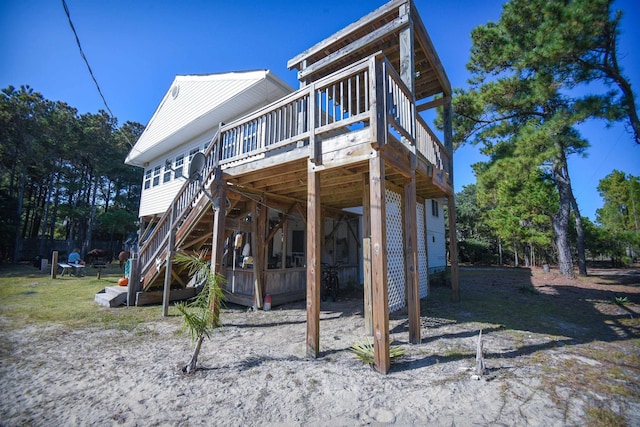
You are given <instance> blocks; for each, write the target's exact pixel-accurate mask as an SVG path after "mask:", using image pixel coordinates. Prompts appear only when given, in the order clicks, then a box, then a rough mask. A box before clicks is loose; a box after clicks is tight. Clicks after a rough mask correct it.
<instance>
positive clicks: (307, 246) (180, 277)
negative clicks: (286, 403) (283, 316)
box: [126, 0, 457, 372]
mask: <svg viewBox="0 0 640 427" xmlns="http://www.w3.org/2000/svg"><path fill="white" fill-rule="evenodd" d="M287 65H288V68H289V69H295V70H297V72H298V78H299V82H300V86H299V89H297V90H293V89H292V88H290V87H289V86H288V85H287V84H286V83H284V82H283V81H282V80H280V79H279V78H277V77H276V76H275V75H273V73H271V72H269V71H265V70H259V71H247V72H237V73H224V74H211V75H198V76H177V77H176V78H175V80H174V82H173V83H172V84H171V86H170V87H169V90H168V91H167V93H166V95H165V96H164V98H163V99H162V102H161V103H160V105H159V106H158V108H157V110H156V112H155V114H154V115H153V117H152V119H151V120H150V122H149V124H148V125H147V127H146V129H145V131H144V133H143V134H142V136H141V137H140V139H139V140H138V141H137V143H136V144H135V146H134V147H133V149H132V150H131V152H130V153H129V155H128V157H127V159H126V163H128V164H131V165H137V166H140V167H142V168H144V171H145V172H144V181H143V188H142V199H141V205H140V221H141V229H140V234H139V239H140V242H139V253H138V254H137V255H136V257H135V262H134V263H133V266H134V271H132V275H131V277H132V281H131V283H130V285H129V286H130V287H132V289H133V290H134V291H136V292H137V293H136V295H137V296H136V298H137V304H144V303H147V302H153V301H157V302H159V301H163V302H164V304H165V307H166V304H167V303H168V301H170V300H172V299H178V298H184V297H187V296H189V295H190V292H192V289H193V288H192V287H193V283H190V280H191V278H190V277H189V276H188V272H186V271H183V270H182V269H181V268H180V266H179V265H175V264H174V263H173V261H172V259H173V255H174V254H175V253H176V252H177V251H185V252H206V253H207V254H208V256H210V257H211V265H212V268H213V269H215V271H216V272H219V273H221V274H222V275H223V276H225V278H226V282H227V283H226V284H225V287H226V295H227V301H231V302H234V303H238V304H244V305H247V306H255V307H257V308H260V307H262V306H263V303H264V299H265V297H266V296H267V295H268V296H269V298H270V300H271V303H272V304H274V305H277V304H281V303H284V302H287V301H291V300H295V299H305V298H306V301H307V352H308V354H309V355H311V356H313V357H317V355H318V351H319V327H320V322H319V313H320V303H321V298H320V295H321V294H320V286H321V272H322V269H323V263H326V264H332V265H337V267H336V268H337V270H338V275H339V279H340V283H341V286H346V285H347V284H349V283H351V284H356V285H360V284H362V283H363V284H364V287H363V289H364V291H363V300H364V313H365V319H366V322H365V323H366V324H367V332H369V333H370V334H372V335H373V337H374V348H375V353H376V356H375V366H376V368H377V369H378V370H379V371H381V372H387V371H388V369H389V351H388V348H389V322H388V315H389V312H390V311H394V310H398V309H400V308H403V307H406V308H407V311H408V317H409V339H410V341H411V342H414V343H417V342H420V304H419V299H420V298H421V297H424V296H426V295H427V292H428V277H429V272H430V271H434V270H437V269H442V268H444V267H445V265H446V256H445V241H446V240H447V239H446V237H447V236H445V231H444V230H445V227H444V217H443V210H442V208H443V205H444V204H445V203H446V204H448V206H449V208H450V211H451V210H452V208H453V206H454V200H453V169H452V165H453V162H452V152H453V151H452V146H451V105H450V102H451V88H450V85H449V81H448V79H447V76H446V74H445V72H444V69H443V67H442V64H441V63H440V60H439V58H438V55H437V53H436V50H435V48H434V46H433V44H432V42H431V39H430V38H429V35H428V34H427V31H426V29H425V27H424V24H423V22H422V20H421V19H420V16H419V14H418V11H417V10H416V8H415V5H414V4H413V2H412V1H411V0H393V1H390V2H389V3H387V4H385V5H383V6H381V7H380V8H378V9H376V10H374V11H373V12H371V13H370V14H368V15H366V16H364V17H363V18H361V19H360V20H358V21H356V22H354V23H352V24H351V25H349V26H347V27H346V28H344V29H342V30H341V31H338V32H337V33H336V34H333V35H331V36H330V37H328V38H327V39H325V40H324V41H321V42H320V43H318V44H317V45H315V46H313V47H311V48H309V49H307V50H306V51H304V52H302V53H301V54H299V55H298V56H296V57H295V58H292V59H291V60H289V62H288V64H287ZM435 107H442V108H444V118H445V131H444V142H441V141H440V140H439V139H438V138H437V137H436V135H435V134H434V133H433V132H432V131H431V129H430V128H429V126H427V124H426V122H425V121H424V119H423V118H422V116H421V114H420V113H421V112H422V111H425V110H428V109H432V108H435ZM197 153H203V154H204V156H203V155H202V154H197ZM196 158H197V159H198V162H200V164H197V165H196V164H192V161H193V159H196ZM190 170H191V176H189V175H190V174H189V171H190ZM196 172H197V174H198V178H200V179H187V178H194V176H193V175H194V173H196ZM448 240H449V241H450V242H451V243H450V248H449V249H450V253H451V254H454V256H451V269H452V282H453V288H454V298H456V297H457V261H456V256H455V254H456V253H457V250H456V247H455V246H456V245H455V218H454V217H453V215H451V216H449V239H448Z"/></svg>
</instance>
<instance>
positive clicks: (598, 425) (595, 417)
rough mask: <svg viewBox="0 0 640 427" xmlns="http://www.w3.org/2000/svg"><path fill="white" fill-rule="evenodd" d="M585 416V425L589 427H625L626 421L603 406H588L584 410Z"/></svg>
mask: <svg viewBox="0 0 640 427" xmlns="http://www.w3.org/2000/svg"><path fill="white" fill-rule="evenodd" d="M585 414H586V416H587V419H588V422H587V423H586V424H587V425H589V426H591V427H616V426H620V427H623V426H626V425H627V421H626V420H625V418H624V417H623V416H622V415H620V414H618V413H617V412H614V411H613V410H611V409H610V408H606V407H604V406H594V405H592V406H589V407H588V408H587V409H586V410H585Z"/></svg>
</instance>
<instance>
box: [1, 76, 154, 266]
mask: <svg viewBox="0 0 640 427" xmlns="http://www.w3.org/2000/svg"><path fill="white" fill-rule="evenodd" d="M143 130H144V126H143V125H141V124H140V123H135V122H126V123H124V124H123V125H122V126H118V122H117V119H116V118H114V117H112V116H110V115H109V114H107V113H106V112H105V111H102V110H101V111H99V112H98V113H97V114H92V113H86V114H79V113H78V111H77V110H76V109H75V108H73V107H71V106H69V105H68V104H66V103H64V102H61V101H51V100H48V99H45V98H44V97H43V96H42V94H40V93H38V92H36V91H34V90H33V89H32V88H30V87H29V86H21V87H20V88H16V87H13V86H9V87H7V88H4V89H2V92H1V94H0V141H1V145H0V255H1V258H2V259H5V260H7V259H10V260H12V261H13V262H17V261H21V259H20V257H21V256H22V257H24V255H21V249H22V245H23V243H24V242H25V241H26V240H30V239H36V240H37V241H38V248H37V252H38V254H41V255H43V256H48V254H46V253H45V252H44V251H45V249H46V248H47V247H48V246H47V242H52V241H54V240H66V241H67V242H68V246H69V248H68V249H69V250H70V249H71V247H73V246H78V247H80V248H82V249H84V250H90V249H92V242H93V241H95V240H101V241H109V242H116V241H120V242H122V241H124V240H125V239H126V236H127V235H129V234H130V233H135V232H136V231H137V220H138V206H139V201H140V190H141V182H142V170H141V169H139V168H136V167H133V166H128V165H125V164H124V163H123V160H124V158H125V157H126V155H127V153H128V151H129V149H130V147H131V146H132V144H133V143H135V141H137V139H138V137H139V136H140V135H141V134H142V131H143Z"/></svg>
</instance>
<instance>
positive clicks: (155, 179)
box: [153, 166, 162, 187]
mask: <svg viewBox="0 0 640 427" xmlns="http://www.w3.org/2000/svg"><path fill="white" fill-rule="evenodd" d="M161 169H162V168H161V167H160V166H156V167H155V168H153V186H154V187H155V186H157V185H159V184H160V170H161Z"/></svg>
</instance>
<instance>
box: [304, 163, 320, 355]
mask: <svg viewBox="0 0 640 427" xmlns="http://www.w3.org/2000/svg"><path fill="white" fill-rule="evenodd" d="M312 165H313V164H312V163H311V162H309V174H308V177H307V223H308V228H307V356H309V357H312V358H317V357H318V355H319V353H320V274H321V271H320V261H321V258H322V246H321V242H322V236H321V232H322V228H321V223H322V209H321V206H320V174H319V173H316V172H315V171H314V170H313V167H312Z"/></svg>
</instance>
